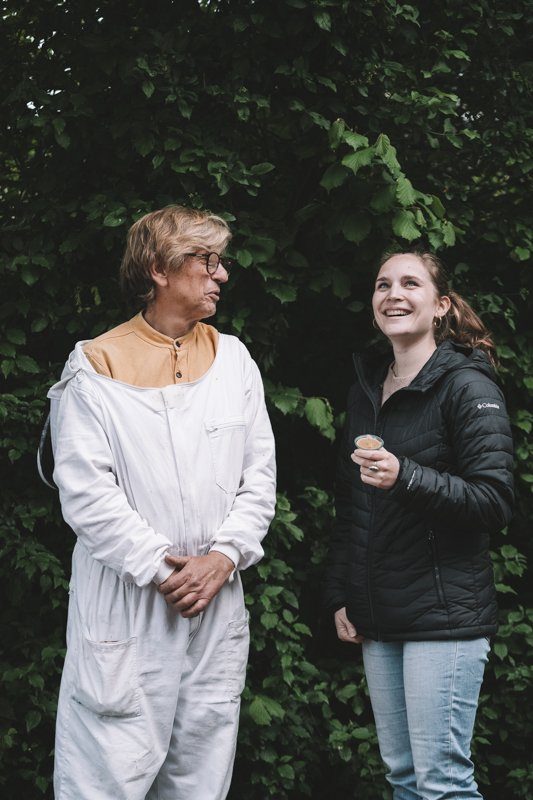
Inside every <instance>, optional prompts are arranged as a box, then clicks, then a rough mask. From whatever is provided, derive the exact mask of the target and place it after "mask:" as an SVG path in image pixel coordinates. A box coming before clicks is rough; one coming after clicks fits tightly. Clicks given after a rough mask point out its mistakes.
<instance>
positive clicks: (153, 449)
mask: <svg viewBox="0 0 533 800" xmlns="http://www.w3.org/2000/svg"><path fill="white" fill-rule="evenodd" d="M83 345H84V342H80V343H79V344H78V345H77V346H76V349H75V350H74V352H73V353H72V354H71V356H70V358H69V360H68V362H67V365H66V367H65V370H64V372H63V375H62V380H61V381H60V382H59V383H58V384H56V385H55V386H54V387H52V389H51V390H50V392H49V397H50V398H51V400H52V439H53V445H54V457H55V465H56V466H55V471H54V480H55V481H56V483H57V485H58V487H59V491H60V498H61V506H62V510H63V515H64V518H65V520H66V521H67V523H68V524H69V525H70V526H71V527H72V529H73V530H74V532H75V533H76V535H77V542H76V545H75V548H74V553H73V572H72V581H71V597H70V605H69V620H68V633H67V645H68V648H67V657H66V661H65V668H64V672H63V678H62V684H61V692H60V701H59V708H58V718H57V734H56V770H55V791H56V798H57V799H58V800H70V799H72V800H84V799H85V798H87V800H111V798H112V799H113V800H120V799H121V798H123V799H124V800H143V798H145V797H149V798H150V800H152V798H153V800H156V798H157V800H166V798H168V799H169V800H171V799H172V800H178V799H181V798H183V800H185V798H187V800H219V799H220V800H222V798H224V797H225V796H226V793H227V790H228V787H229V781H230V778H231V769H232V764H233V757H234V749H235V740H236V733H237V725H238V711H239V698H240V692H241V690H242V686H243V682H244V674H245V668H246V659H247V651H248V636H249V635H248V625H247V621H246V613H245V609H244V602H243V596H242V587H241V582H240V579H239V577H237V579H236V580H235V581H233V582H228V583H226V584H225V586H224V587H223V588H222V590H221V592H220V593H219V594H218V595H217V597H216V598H215V599H214V600H213V601H212V602H211V604H210V605H209V606H208V608H207V609H206V611H205V612H204V614H203V615H201V617H200V618H195V619H193V620H184V619H183V618H181V617H180V616H179V615H176V614H175V612H173V611H171V610H168V609H167V605H166V603H165V601H164V599H163V597H162V596H161V595H159V594H158V592H157V588H156V584H157V583H160V582H161V581H162V580H164V579H165V578H166V577H167V576H168V575H169V574H170V572H171V571H172V568H171V567H169V566H168V565H167V564H166V563H165V561H164V556H165V554H166V553H167V552H168V551H169V548H171V552H173V553H175V554H183V555H199V554H204V553H206V552H208V551H209V550H212V549H215V550H218V551H220V552H222V553H224V554H225V555H227V556H228V557H229V558H231V559H232V560H233V562H234V564H235V566H236V568H237V570H241V569H244V568H246V567H248V566H250V565H251V564H254V563H255V562H257V561H258V560H259V559H260V558H261V556H262V554H263V550H262V547H261V540H262V538H263V536H264V535H265V533H266V531H267V529H268V525H269V523H270V520H271V518H272V516H273V512H274V502H275V466H274V444H273V437H272V430H271V427H270V422H269V420H268V416H267V413H266V409H265V405H264V398H263V390H262V384H261V379H260V376H259V371H258V369H257V367H256V365H255V364H254V362H253V361H252V359H251V358H250V355H249V354H248V351H247V350H246V348H245V347H244V346H243V345H242V344H241V343H240V342H239V341H238V340H237V339H235V338H234V337H230V336H224V335H221V336H220V340H219V345H218V350H217V356H216V358H215V361H214V363H213V365H212V367H211V368H210V369H209V370H208V372H207V373H206V374H205V375H204V376H202V378H200V379H199V380H197V381H195V382H193V383H189V384H181V385H172V386H167V387H164V388H162V389H144V388H138V387H133V386H129V385H128V384H124V383H121V382H119V381H115V380H112V379H111V378H108V377H106V376H103V375H99V374H97V373H96V372H95V371H94V370H93V368H92V366H91V365H90V363H89V362H88V360H87V359H86V357H85V356H84V354H83V350H82V347H83ZM237 575H238V572H237ZM152 784H153V786H152ZM151 786H152V789H150V787H151ZM148 792H150V794H148Z"/></svg>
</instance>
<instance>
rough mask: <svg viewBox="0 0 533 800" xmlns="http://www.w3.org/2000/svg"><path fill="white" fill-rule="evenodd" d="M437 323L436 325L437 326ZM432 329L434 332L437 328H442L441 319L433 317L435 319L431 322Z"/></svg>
mask: <svg viewBox="0 0 533 800" xmlns="http://www.w3.org/2000/svg"><path fill="white" fill-rule="evenodd" d="M437 321H438V323H439V324H438V325H437ZM433 327H434V328H435V329H436V330H439V328H442V317H435V319H434V320H433Z"/></svg>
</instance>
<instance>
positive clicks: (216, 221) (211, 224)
mask: <svg viewBox="0 0 533 800" xmlns="http://www.w3.org/2000/svg"><path fill="white" fill-rule="evenodd" d="M230 239H231V231H230V229H229V226H228V224H227V222H226V221H225V220H223V219H222V217H219V216H217V215H216V214H212V213H211V212H210V211H198V210H197V209H193V208H185V207H184V206H174V205H173V206H166V207H165V208H161V209H159V210H158V211H152V212H151V213H150V214H145V215H144V217H141V218H140V219H138V220H137V222H135V223H134V224H133V225H132V226H131V228H130V229H129V231H128V237H127V241H126V249H125V251H124V256H123V258H122V263H121V265H120V285H121V288H122V291H123V292H124V294H125V295H126V296H127V297H128V298H129V299H135V300H136V301H137V302H141V303H143V304H144V305H148V304H149V303H151V302H152V300H153V299H154V297H155V290H154V285H153V281H152V278H151V276H150V269H151V267H152V266H153V265H154V264H155V266H156V269H158V270H160V271H161V272H163V271H166V270H169V271H176V270H178V269H179V268H180V267H181V265H182V264H183V261H184V254H185V253H187V252H189V251H191V250H195V249H196V248H202V249H205V250H214V251H215V252H216V253H219V254H222V253H223V252H224V250H225V249H226V247H227V246H228V242H229V241H230Z"/></svg>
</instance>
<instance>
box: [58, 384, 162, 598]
mask: <svg viewBox="0 0 533 800" xmlns="http://www.w3.org/2000/svg"><path fill="white" fill-rule="evenodd" d="M87 388H88V387H87V386H86V382H84V381H83V378H82V376H80V375H79V374H78V375H76V376H75V377H74V378H72V380H70V381H69V383H68V384H67V386H66V388H65V390H64V392H63V394H62V396H61V400H59V401H57V400H56V401H53V403H54V402H55V403H57V402H59V406H58V408H57V409H56V413H55V415H54V416H55V420H54V424H53V425H52V440H53V447H54V460H55V469H54V480H55V482H56V485H57V486H58V488H59V496H60V500H61V509H62V512H63V517H64V519H65V522H66V523H67V524H68V525H70V527H71V528H72V530H73V531H74V533H75V534H76V535H77V537H78V539H79V540H80V542H81V543H82V544H83V545H84V546H85V547H86V549H87V550H88V552H89V553H90V555H91V556H92V557H93V558H94V559H96V560H97V561H100V562H101V563H102V564H105V565H106V566H108V567H111V569H113V570H115V572H117V573H118V575H119V577H120V578H121V579H122V580H124V581H127V582H134V583H136V584H137V585H138V586H145V585H147V584H149V583H150V581H154V582H156V583H161V582H162V581H164V580H165V579H166V578H167V577H168V576H169V575H170V573H171V572H172V571H173V568H172V567H170V566H169V565H168V564H166V563H165V560H164V557H165V554H166V552H167V550H168V548H169V547H170V545H171V542H170V541H169V540H168V539H167V538H166V537H165V536H162V535H161V534H159V533H157V532H156V531H155V530H154V529H153V528H151V527H150V525H148V523H147V522H146V521H145V520H144V519H143V518H142V517H141V516H140V514H139V513H138V512H137V511H135V509H133V508H132V507H131V506H130V504H129V502H128V499H127V497H126V495H125V494H124V492H123V491H122V489H121V488H120V486H118V484H117V481H116V477H115V473H116V470H115V465H114V461H113V456H112V453H111V448H110V446H109V441H108V438H107V435H106V433H105V430H104V429H103V427H102V424H101V418H102V413H101V407H100V405H99V401H98V397H97V396H95V395H94V394H93V393H92V392H90V391H88V390H87Z"/></svg>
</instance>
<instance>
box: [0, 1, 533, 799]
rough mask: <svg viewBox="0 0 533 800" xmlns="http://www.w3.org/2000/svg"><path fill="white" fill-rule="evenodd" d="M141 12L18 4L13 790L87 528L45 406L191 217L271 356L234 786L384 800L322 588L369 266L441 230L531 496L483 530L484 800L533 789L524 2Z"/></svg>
mask: <svg viewBox="0 0 533 800" xmlns="http://www.w3.org/2000/svg"><path fill="white" fill-rule="evenodd" d="M143 5H144V4H142V3H138V2H133V0H130V1H128V0H124V1H123V2H118V3H117V2H110V0H103V2H102V3H99V4H91V3H88V2H86V0H83V1H82V2H79V3H75V4H68V3H67V4H65V3H60V2H58V0H55V1H54V0H35V2H32V3H31V4H28V3H23V2H20V1H19V2H17V0H13V2H11V3H9V4H7V10H4V11H3V15H4V37H5V38H4V43H3V48H2V59H3V62H4V67H5V68H4V79H3V86H4V90H5V91H4V100H3V103H2V110H3V112H4V113H3V115H2V116H3V119H4V120H6V121H5V122H4V123H3V124H2V127H1V129H0V137H1V140H0V151H1V153H2V166H3V177H4V181H3V184H4V188H3V190H2V194H1V195H0V198H1V199H0V202H1V206H2V216H3V233H2V255H1V262H0V269H1V271H2V276H3V281H4V286H5V289H4V295H3V302H2V305H1V319H2V326H3V336H2V342H1V344H0V354H1V359H2V360H1V363H0V367H1V370H2V372H3V375H4V377H5V379H6V383H5V388H4V392H3V394H2V397H1V403H0V413H1V416H2V419H3V422H4V425H3V433H2V445H3V447H4V459H5V460H4V464H5V472H4V475H5V477H4V486H3V492H2V519H1V523H0V524H1V552H2V556H3V558H2V568H1V569H2V605H1V609H2V610H1V617H0V620H1V621H0V626H1V627H0V639H1V642H2V652H1V654H0V674H1V676H2V682H3V685H4V688H5V691H4V692H3V696H2V700H1V703H0V716H1V718H2V733H1V738H0V764H1V773H0V791H1V792H2V795H3V796H4V797H15V796H16V795H17V794H20V795H21V796H22V795H23V796H24V797H26V798H39V797H43V796H44V797H50V796H51V794H50V788H49V779H50V770H51V759H50V754H51V750H52V747H53V735H52V732H53V717H54V704H55V697H56V691H57V685H58V678H59V673H60V669H61V662H62V657H63V652H64V651H63V647H64V643H63V640H64V615H65V604H66V585H67V579H68V568H69V567H68V562H69V554H70V551H71V548H72V534H71V533H70V532H69V531H68V529H66V528H65V527H64V526H63V525H62V523H61V522H60V514H59V509H58V503H57V497H55V496H54V495H52V493H51V492H49V491H48V490H46V489H45V488H44V486H42V485H41V484H40V483H39V481H38V479H37V476H36V471H35V466H34V451H35V445H36V441H37V438H38V433H39V420H40V415H41V413H42V409H43V403H44V397H45V394H46V389H47V387H48V386H49V385H50V383H51V382H52V381H53V380H54V379H56V377H57V375H58V373H59V370H60V366H61V363H62V361H63V360H64V358H65V355H66V354H67V352H68V351H69V349H70V348H71V345H72V343H73V342H74V341H75V340H77V339H81V338H90V337H91V336H94V335H96V334H98V333H100V332H102V331H103V330H105V329H106V328H109V327H111V326H112V325H114V324H116V323H117V322H118V321H120V320H122V319H124V318H125V317H126V315H127V314H128V310H127V309H125V308H124V307H123V306H122V304H121V301H120V298H119V293H118V287H117V281H116V269H117V264H118V261H119V258H120V254H121V250H122V247H123V243H124V237H125V232H126V230H127V228H128V226H129V225H130V224H131V222H132V221H133V220H134V219H135V218H137V217H138V216H139V215H140V214H142V213H144V212H145V211H147V210H152V209H153V208H156V207H159V206H162V205H164V204H167V203H169V202H179V203H185V204H193V205H197V206H202V207H209V208H211V209H213V210H214V211H217V212H224V213H225V215H226V217H227V219H228V220H229V221H230V222H231V224H232V226H233V229H234V231H235V238H234V242H233V250H234V254H235V255H236V257H237V259H238V261H239V264H240V268H239V270H238V272H237V273H236V274H235V275H234V277H232V283H231V286H229V287H228V289H227V293H226V296H225V297H224V300H223V303H222V305H221V308H220V311H219V316H218V325H219V327H220V328H221V329H223V330H224V331H226V332H230V333H236V334H238V335H239V336H241V337H242V338H243V340H244V341H245V342H246V343H247V344H248V346H249V347H250V349H251V350H252V353H253V355H254V357H255V358H256V359H257V361H258V362H259V364H260V366H261V369H262V371H263V374H264V376H265V384H266V388H267V395H268V401H269V405H270V409H271V412H272V418H273V423H274V426H275V430H276V434H277V441H278V453H279V471H280V492H281V494H280V500H279V505H278V515H277V519H276V522H275V524H274V526H273V528H272V531H271V534H270V535H269V538H268V544H267V558H266V559H265V560H264V562H263V563H262V564H261V565H260V566H259V568H258V569H256V570H253V571H251V572H250V573H249V574H246V575H245V577H244V579H245V589H246V593H247V602H248V604H249V607H250V610H251V613H252V618H253V652H252V656H251V663H250V669H249V679H248V683H247V688H246V690H245V695H244V703H243V715H242V726H241V736H240V747H239V754H238V760H237V764H236V771H235V779H234V784H233V788H232V795H231V796H232V797H234V798H237V797H246V798H247V800H248V799H249V800H256V799H257V800H264V798H268V797H273V798H276V800H283V798H304V797H314V798H321V797H323V796H324V794H325V793H328V794H329V795H331V796H334V797H338V798H350V797H355V796H357V797H358V798H360V800H365V798H368V800H375V799H376V798H378V797H387V796H388V795H387V791H386V788H385V785H384V781H383V779H382V777H381V776H382V767H381V763H380V760H379V756H378V753H377V745H376V737H375V730H374V727H373V724H372V719H371V715H370V712H369V705H368V700H367V697H366V693H365V687H364V682H363V679H362V667H361V664H360V661H359V659H358V656H355V657H354V653H353V651H352V650H350V649H349V647H348V652H345V648H344V647H343V646H341V645H338V644H336V642H335V640H334V637H333V635H332V631H331V628H330V627H329V626H328V625H327V624H326V622H325V621H323V622H322V624H319V618H320V608H319V600H318V594H319V584H320V578H321V565H322V563H323V557H324V551H325V547H326V541H327V537H328V530H329V527H330V520H331V488H332V476H333V463H334V447H333V446H332V441H333V439H334V437H335V431H336V429H337V428H338V426H339V423H340V415H341V413H342V408H343V402H344V396H345V393H346V390H347V387H348V385H349V383H350V380H351V359H350V353H351V351H352V350H353V349H361V348H365V347H367V346H370V345H372V344H374V343H375V336H374V332H373V331H372V328H371V327H370V325H369V319H370V317H369V313H368V293H369V285H370V276H371V269H372V266H373V264H374V263H375V261H376V258H377V256H378V254H379V253H380V252H381V251H382V250H383V249H384V248H385V247H387V246H388V245H390V244H391V243H396V244H400V245H409V244H410V243H412V242H418V241H419V240H421V239H424V240H426V241H428V242H429V243H430V245H431V246H432V247H433V248H438V249H439V250H440V251H441V252H443V254H444V257H445V259H446V260H447V262H448V264H449V266H450V268H451V271H452V273H453V277H454V283H455V288H456V289H458V290H459V291H461V292H463V293H465V294H466V296H467V297H468V298H469V299H470V300H471V301H472V302H473V304H474V305H475V306H476V307H477V308H478V310H479V311H480V312H481V313H482V315H483V317H484V319H485V320H486V322H487V323H488V325H489V326H490V327H491V328H492V329H493V331H494V333H495V336H496V339H497V341H498V343H499V344H500V357H501V373H500V374H501V379H502V382H503V384H504V388H505V390H506V393H507V397H508V399H509V407H510V412H511V415H512V420H513V424H514V432H515V436H516V445H517V490H518V506H517V514H516V517H515V520H514V522H513V524H512V526H511V527H510V529H509V530H508V531H504V532H503V533H502V534H500V535H499V536H497V537H495V539H494V561H495V567H496V574H497V581H498V588H499V591H500V600H501V608H502V612H501V623H502V624H501V628H500V632H499V634H498V637H497V639H496V641H495V644H494V648H493V653H492V656H491V662H490V666H489V669H488V674H487V678H486V682H485V684H484V688H483V696H482V700H481V706H480V713H479V719H478V725H477V732H476V739H475V750H476V755H477V763H478V773H479V778H480V780H481V782H482V784H483V787H484V791H485V796H486V797H487V798H488V800H496V798H498V800H499V799H500V798H502V797H505V798H509V800H511V798H526V797H530V796H531V794H532V792H533V775H532V774H531V767H530V757H529V751H528V745H527V742H528V734H529V735H530V734H531V722H530V715H529V713H528V707H527V703H526V694H525V693H526V689H527V686H528V682H529V681H530V676H531V668H530V667H528V666H527V664H528V660H529V661H530V659H531V652H532V644H533V636H532V630H533V628H532V619H531V611H530V610H528V608H529V609H530V608H531V605H532V604H531V595H530V594H528V592H527V590H526V586H525V581H524V580H523V579H522V576H523V574H524V571H525V568H526V562H525V554H526V548H527V545H528V526H527V518H528V513H529V514H530V513H531V505H530V502H529V498H530V489H531V483H532V482H533V469H532V448H531V444H530V433H531V430H532V425H533V416H532V415H531V413H530V411H529V410H527V396H528V391H529V390H531V388H532V387H533V379H532V378H531V348H530V342H528V339H527V338H526V327H527V322H528V321H529V318H528V307H530V306H528V298H529V292H530V289H531V278H530V272H529V271H528V270H527V266H528V265H529V266H530V264H531V254H532V252H533V224H532V222H533V221H532V216H533V211H532V206H531V196H530V194H531V193H530V191H529V190H530V185H531V174H532V170H533V148H532V139H533V136H532V133H533V131H532V128H533V125H532V122H533V121H532V116H533V112H532V100H531V87H532V80H533V67H532V62H531V60H530V58H531V56H530V52H531V51H530V47H531V41H532V28H533V9H532V4H531V2H530V0H511V1H510V2H507V3H505V7H504V5H503V4H501V3H497V2H494V0H477V1H476V2H472V3H468V4H458V3H456V2H453V0H442V2H440V3H438V4H433V3H422V2H416V0H415V2H413V4H411V5H407V4H402V3H400V2H396V1H395V0H381V1H380V2H371V0H361V2H358V3H351V2H347V1H345V0H309V1H308V2H304V0H255V2H251V0H212V1H211V2H209V0H200V1H199V2H198V1H197V0H188V1H187V0H180V2H179V3H178V2H171V0H159V1H158V2H153V3H151V4H149V5H148V4H146V8H143ZM354 650H355V648H354Z"/></svg>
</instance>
